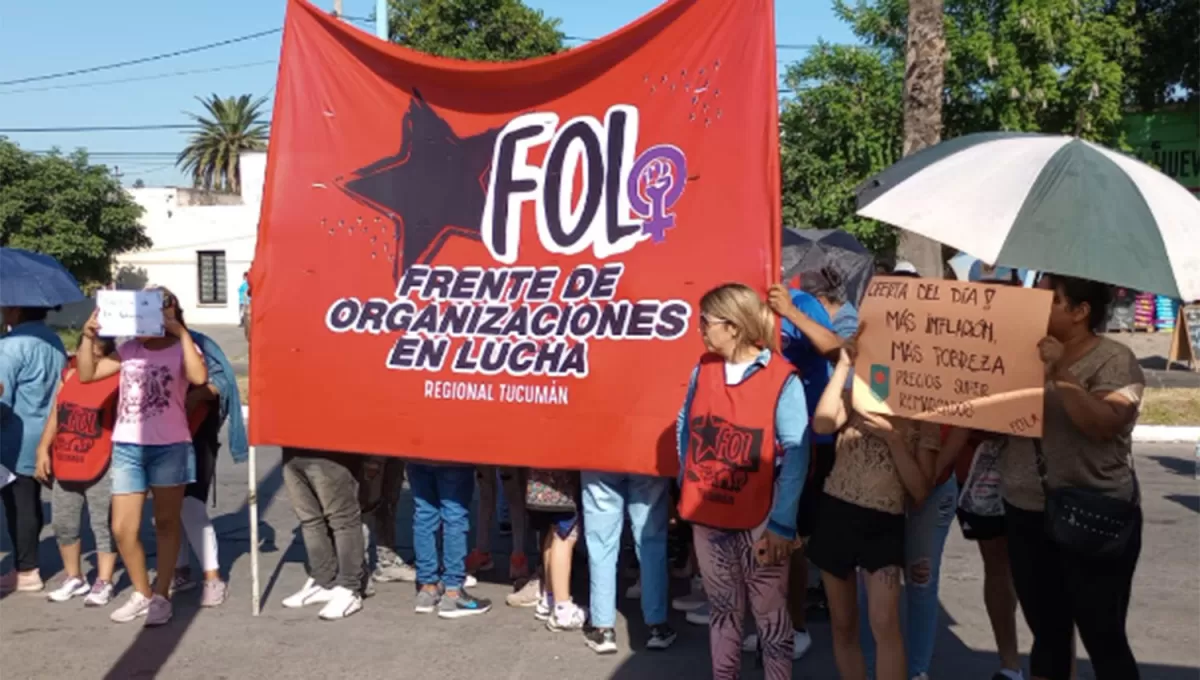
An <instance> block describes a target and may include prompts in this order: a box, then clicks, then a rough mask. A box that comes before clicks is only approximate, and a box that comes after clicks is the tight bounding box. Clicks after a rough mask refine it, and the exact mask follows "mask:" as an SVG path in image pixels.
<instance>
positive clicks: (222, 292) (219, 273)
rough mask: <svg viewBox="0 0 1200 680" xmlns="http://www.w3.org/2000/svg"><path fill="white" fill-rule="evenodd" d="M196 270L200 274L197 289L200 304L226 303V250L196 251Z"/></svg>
mask: <svg viewBox="0 0 1200 680" xmlns="http://www.w3.org/2000/svg"><path fill="white" fill-rule="evenodd" d="M196 270H197V274H198V276H199V281H198V285H197V289H198V290H199V293H200V294H199V296H198V297H199V298H200V304H202V305H223V304H225V303H226V289H227V288H228V286H227V285H226V281H225V251H224V250H201V251H197V252H196Z"/></svg>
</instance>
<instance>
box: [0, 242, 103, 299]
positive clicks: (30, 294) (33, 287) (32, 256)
mask: <svg viewBox="0 0 1200 680" xmlns="http://www.w3.org/2000/svg"><path fill="white" fill-rule="evenodd" d="M83 299H84V294H83V291H81V290H79V283H78V282H76V281H75V277H74V276H71V272H69V271H67V270H66V268H64V267H63V266H62V265H61V264H59V262H58V260H56V259H54V258H53V257H50V256H49V255H43V254H41V253H34V252H30V251H28V250H21V249H20V248H0V307H57V306H59V305H65V304H68V303H71V302H79V301H80V300H83Z"/></svg>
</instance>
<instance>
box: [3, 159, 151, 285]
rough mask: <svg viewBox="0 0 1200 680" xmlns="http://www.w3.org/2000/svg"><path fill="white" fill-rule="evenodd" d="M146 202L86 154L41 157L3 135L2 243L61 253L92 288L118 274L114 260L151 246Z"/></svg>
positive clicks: (61, 259) (75, 272) (60, 257)
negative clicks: (144, 209)
mask: <svg viewBox="0 0 1200 680" xmlns="http://www.w3.org/2000/svg"><path fill="white" fill-rule="evenodd" d="M141 216H142V208H141V206H139V205H138V204H137V203H135V202H134V200H133V198H132V197H130V195H129V194H128V193H126V192H125V191H124V190H123V189H122V188H121V184H120V182H118V181H117V179H116V178H114V177H113V176H112V174H110V173H109V171H108V168H106V167H105V166H103V165H92V164H90V163H88V157H87V152H86V151H83V150H79V151H75V152H74V153H71V154H68V155H62V154H59V153H52V154H50V155H47V156H38V155H35V154H32V153H29V152H27V151H22V150H21V149H20V148H19V147H18V146H17V145H16V144H13V143H12V142H10V141H8V140H6V139H4V138H3V137H0V245H2V246H9V247H13V248H24V249H26V250H33V251H36V252H39V253H46V254H48V255H53V256H54V257H56V258H58V261H59V262H62V263H63V265H64V266H65V267H66V268H67V269H68V270H70V272H71V273H72V274H74V275H75V278H76V279H78V280H79V283H80V284H81V285H83V286H85V287H87V286H89V285H95V284H103V283H108V282H109V281H111V279H112V267H111V265H112V258H113V256H114V255H118V254H120V253H124V252H127V251H130V250H137V249H140V248H148V247H150V239H149V238H147V237H146V234H145V232H144V231H143V229H142V226H141V224H140V223H139V222H138V220H139V218H141Z"/></svg>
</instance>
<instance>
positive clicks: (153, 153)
mask: <svg viewBox="0 0 1200 680" xmlns="http://www.w3.org/2000/svg"><path fill="white" fill-rule="evenodd" d="M84 150H85V151H87V154H88V155H89V156H139V157H141V156H147V157H149V156H172V157H173V156H178V155H179V152H178V151H90V150H87V149H84ZM27 153H32V154H37V155H39V156H46V155H49V154H53V153H60V154H61V153H63V151H62V149H38V150H33V151H28V152H27Z"/></svg>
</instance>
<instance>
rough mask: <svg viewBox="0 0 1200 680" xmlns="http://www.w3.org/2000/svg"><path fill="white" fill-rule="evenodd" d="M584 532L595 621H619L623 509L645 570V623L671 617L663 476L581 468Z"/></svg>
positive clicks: (597, 623)
mask: <svg viewBox="0 0 1200 680" xmlns="http://www.w3.org/2000/svg"><path fill="white" fill-rule="evenodd" d="M581 481H582V483H583V532H584V538H585V540H586V541H587V551H588V567H589V571H590V573H591V593H592V600H591V610H592V612H591V613H592V625H593V626H595V627H597V628H612V627H613V626H615V625H616V622H617V556H618V553H619V552H620V549H621V528H622V526H623V524H624V521H625V510H626V508H628V510H629V520H630V522H631V523H632V528H633V541H634V547H635V548H636V550H637V556H638V561H639V563H640V565H641V573H642V618H643V619H644V620H645V622H646V625H650V626H655V625H658V624H660V623H666V621H667V588H668V583H667V503H668V502H669V500H668V499H669V494H668V485H669V484H670V480H668V479H666V478H665V477H647V476H643V475H629V474H622V473H612V472H583V473H582V475H581Z"/></svg>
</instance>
